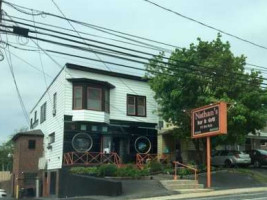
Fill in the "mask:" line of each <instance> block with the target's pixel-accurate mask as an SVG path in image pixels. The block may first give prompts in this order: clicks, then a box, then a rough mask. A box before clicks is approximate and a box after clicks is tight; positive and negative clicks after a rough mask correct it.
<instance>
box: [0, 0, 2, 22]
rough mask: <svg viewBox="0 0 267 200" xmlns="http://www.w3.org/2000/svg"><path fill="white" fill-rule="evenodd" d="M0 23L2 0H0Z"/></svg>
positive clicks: (0, 20) (0, 18)
mask: <svg viewBox="0 0 267 200" xmlns="http://www.w3.org/2000/svg"><path fill="white" fill-rule="evenodd" d="M0 23H2V0H0Z"/></svg>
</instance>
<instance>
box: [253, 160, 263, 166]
mask: <svg viewBox="0 0 267 200" xmlns="http://www.w3.org/2000/svg"><path fill="white" fill-rule="evenodd" d="M254 167H256V168H259V167H261V163H260V162H259V161H258V160H255V161H254Z"/></svg>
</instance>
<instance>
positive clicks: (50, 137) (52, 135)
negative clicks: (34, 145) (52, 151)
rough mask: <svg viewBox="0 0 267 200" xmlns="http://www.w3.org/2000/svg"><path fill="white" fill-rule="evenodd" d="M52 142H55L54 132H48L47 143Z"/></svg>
mask: <svg viewBox="0 0 267 200" xmlns="http://www.w3.org/2000/svg"><path fill="white" fill-rule="evenodd" d="M54 142H55V132H54V133H51V134H49V136H48V143H49V144H52V143H54Z"/></svg>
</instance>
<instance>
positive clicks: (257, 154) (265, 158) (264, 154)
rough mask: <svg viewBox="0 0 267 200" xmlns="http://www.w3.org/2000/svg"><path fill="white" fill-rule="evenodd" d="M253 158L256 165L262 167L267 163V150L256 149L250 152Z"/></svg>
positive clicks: (252, 161) (252, 160)
mask: <svg viewBox="0 0 267 200" xmlns="http://www.w3.org/2000/svg"><path fill="white" fill-rule="evenodd" d="M248 153H249V155H250V158H251V163H252V164H253V165H254V167H261V166H262V165H267V151H266V150H261V149H256V150H252V151H249V152H248Z"/></svg>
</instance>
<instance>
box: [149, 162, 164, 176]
mask: <svg viewBox="0 0 267 200" xmlns="http://www.w3.org/2000/svg"><path fill="white" fill-rule="evenodd" d="M148 166H149V168H150V172H151V173H153V172H162V169H163V167H162V164H161V163H159V162H157V161H151V162H150V163H149V164H148Z"/></svg>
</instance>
